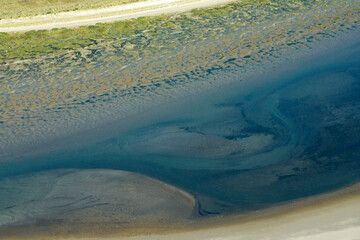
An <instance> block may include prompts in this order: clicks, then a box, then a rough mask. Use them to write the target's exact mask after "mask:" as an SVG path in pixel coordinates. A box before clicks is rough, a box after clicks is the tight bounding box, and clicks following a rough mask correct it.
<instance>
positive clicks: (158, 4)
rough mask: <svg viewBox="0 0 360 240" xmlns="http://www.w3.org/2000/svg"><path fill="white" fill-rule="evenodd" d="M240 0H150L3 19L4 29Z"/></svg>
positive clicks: (94, 20)
mask: <svg viewBox="0 0 360 240" xmlns="http://www.w3.org/2000/svg"><path fill="white" fill-rule="evenodd" d="M233 1H236V0H149V1H145V2H137V3H132V4H126V5H121V6H115V7H110V8H104V9H94V10H83V11H73V12H63V13H58V14H49V15H39V16H34V17H26V18H18V19H2V20H0V32H26V31H31V30H46V29H53V28H63V27H79V26H85V25H94V24H96V23H106V22H114V21H119V20H126V19H132V18H138V17H143V16H155V15H161V14H167V13H176V12H185V11H189V10H191V9H195V8H202V7H211V6H216V5H222V4H226V3H229V2H233Z"/></svg>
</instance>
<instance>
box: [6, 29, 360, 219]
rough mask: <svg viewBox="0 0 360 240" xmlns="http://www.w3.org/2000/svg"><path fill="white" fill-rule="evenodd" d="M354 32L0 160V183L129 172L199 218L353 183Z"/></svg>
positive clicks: (359, 100) (358, 68) (359, 143)
mask: <svg viewBox="0 0 360 240" xmlns="http://www.w3.org/2000/svg"><path fill="white" fill-rule="evenodd" d="M358 35H359V34H358V32H356V31H355V32H353V34H352V37H351V38H350V39H347V40H346V41H344V42H342V43H338V44H337V45H335V46H334V47H333V48H332V49H325V50H324V51H320V52H318V53H317V54H314V55H310V56H306V57H302V58H299V59H298V60H294V61H289V63H288V64H285V63H284V64H283V65H282V66H279V67H277V68H276V69H274V70H269V69H268V70H266V71H263V72H262V73H259V74H253V75H251V76H250V75H249V77H248V78H246V79H244V76H243V75H241V74H240V70H241V68H239V72H237V71H236V70H235V71H232V72H231V75H226V74H225V73H226V69H224V70H223V73H224V78H225V75H226V76H227V77H229V76H231V78H232V79H231V80H226V81H224V84H222V85H221V84H219V85H218V86H214V87H207V88H205V90H204V91H197V92H196V93H194V94H188V95H185V96H183V97H181V98H179V99H176V98H168V99H166V98H165V101H163V102H160V103H159V104H158V105H156V107H154V106H153V107H151V108H143V109H140V110H139V111H138V112H136V113H133V114H130V115H129V116H127V117H125V118H122V119H120V120H116V121H113V122H109V123H106V124H104V125H99V126H97V127H96V128H93V129H90V130H87V131H84V132H81V133H76V134H74V135H70V136H68V137H64V138H62V139H58V140H54V141H50V142H49V143H47V144H43V145H41V146H39V147H38V148H34V149H33V150H32V151H27V152H24V153H21V154H19V155H18V156H14V157H13V158H12V159H10V160H8V161H6V162H2V163H1V165H0V177H1V178H5V177H9V176H16V175H19V174H26V173H35V172H38V171H44V170H49V169H63V168H78V169H89V168H101V169H103V168H105V169H121V170H127V171H133V172H138V173H142V174H144V175H147V176H151V177H154V178H156V179H160V180H162V181H164V182H167V183H171V184H173V185H175V186H178V187H180V188H182V189H184V190H186V191H188V192H190V193H191V194H193V195H194V196H195V197H196V199H197V200H198V202H199V206H200V207H199V210H198V214H199V215H214V214H226V213H234V212H244V211H250V210H255V209H260V208H265V207H270V206H273V205H275V204H279V203H283V202H286V201H289V200H295V199H298V198H302V197H307V196H312V195H315V194H319V193H323V192H326V191H330V190H335V189H338V188H340V187H343V186H346V185H349V184H352V183H355V182H357V181H358V180H359V178H360V161H359V159H360V42H359V41H358V39H359V38H357V36H358ZM222 76H223V75H222V74H221V72H220V73H219V74H217V75H216V77H218V78H221V77H222ZM200 90H201V88H200ZM2 197H3V196H2Z"/></svg>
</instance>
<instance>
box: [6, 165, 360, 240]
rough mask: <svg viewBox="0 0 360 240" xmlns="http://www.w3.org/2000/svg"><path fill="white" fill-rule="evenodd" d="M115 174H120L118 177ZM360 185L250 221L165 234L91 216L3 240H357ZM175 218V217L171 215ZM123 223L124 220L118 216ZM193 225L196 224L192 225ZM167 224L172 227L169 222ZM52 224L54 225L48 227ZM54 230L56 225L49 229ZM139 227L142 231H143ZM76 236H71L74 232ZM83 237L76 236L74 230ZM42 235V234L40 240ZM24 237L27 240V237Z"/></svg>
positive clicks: (202, 223) (202, 224)
mask: <svg viewBox="0 0 360 240" xmlns="http://www.w3.org/2000/svg"><path fill="white" fill-rule="evenodd" d="M113 172H115V171H113ZM359 212H360V183H358V184H355V185H353V186H350V187H346V188H344V189H341V190H338V191H335V192H332V193H327V194H322V195H319V196H315V197H310V198H306V199H302V200H298V201H294V202H289V203H287V204H284V205H281V206H275V207H273V208H269V209H266V210H260V211H257V212H254V213H251V214H247V215H238V216H228V217H221V218H208V219H200V220H199V219H198V221H194V222H193V221H192V220H189V219H188V220H187V222H182V223H181V221H180V222H178V223H180V224H177V225H176V227H175V226H173V227H171V228H164V227H163V226H161V224H158V223H152V224H151V225H148V226H146V225H142V226H140V225H141V224H138V227H136V226H135V225H134V226H131V227H122V228H117V229H116V230H117V231H118V232H114V228H113V227H114V226H113V224H111V225H110V226H111V227H109V226H107V224H104V223H102V224H96V225H86V224H84V221H85V222H87V223H89V222H93V223H94V224H95V223H96V220H97V219H99V218H98V216H96V215H94V216H93V218H91V219H89V218H88V217H90V216H89V214H91V212H90V213H87V216H83V217H84V218H82V221H81V220H80V219H78V220H77V221H73V222H72V225H71V226H70V225H69V224H68V225H66V224H63V223H61V224H59V225H58V226H57V227H56V228H55V229H56V230H55V231H54V230H53V231H52V232H50V231H49V229H47V227H48V225H44V226H42V227H40V228H39V225H28V226H26V227H25V228H24V227H14V228H12V230H13V231H16V232H17V234H16V235H12V236H11V237H6V236H4V235H3V236H2V238H1V239H9V240H10V239H11V240H18V239H24V237H25V236H26V239H67V240H75V239H83V240H85V239H95V240H103V239H104V240H105V239H108V240H115V239H129V240H130V239H132V240H143V239H159V240H160V239H175V240H177V239H179V240H180V239H217V240H222V239H224V240H225V239H226V240H234V239H246V240H252V239H254V240H255V239H256V240H261V239H267V240H272V239H274V240H275V239H276V240H282V239H284V240H285V239H291V240H322V239H326V240H338V239H342V240H347V239H349V240H350V239H351V240H356V239H359V236H360V214H359ZM169 216H170V214H169ZM118 217H119V216H118ZM193 220H194V219H193ZM167 223H168V222H167ZM48 224H49V223H48ZM50 224H51V223H50ZM139 226H140V227H139ZM71 228H72V229H73V230H70V229H71ZM75 228H76V229H77V230H78V231H77V232H76V233H75V231H74V229H75ZM39 230H40V231H43V232H42V234H39ZM29 233H32V234H29ZM23 234H24V235H23Z"/></svg>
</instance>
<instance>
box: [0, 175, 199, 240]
mask: <svg viewBox="0 0 360 240" xmlns="http://www.w3.org/2000/svg"><path fill="white" fill-rule="evenodd" d="M0 196H3V197H1V198H0V239H7V238H13V237H19V238H25V237H26V238H27V237H30V236H34V237H35V238H36V239H39V238H41V237H43V236H49V235H51V236H62V235H64V234H65V235H68V234H86V233H89V234H88V235H92V234H99V233H100V235H101V232H102V233H108V232H112V231H115V232H122V233H124V232H126V231H128V230H127V229H132V228H139V227H140V228H157V226H164V227H169V226H172V227H174V226H177V225H179V224H183V223H184V222H187V221H189V220H191V219H192V218H193V216H194V207H195V200H194V199H193V197H192V196H191V195H190V194H188V193H186V192H184V191H182V190H180V189H177V188H175V187H173V186H170V185H168V184H165V183H162V182H160V181H158V180H155V179H152V178H149V177H145V176H142V175H139V174H136V173H130V172H124V171H118V170H102V169H94V170H74V169H69V170H54V171H45V172H40V173H35V174H31V175H23V176H18V177H14V178H8V179H5V180H2V181H1V182H0Z"/></svg>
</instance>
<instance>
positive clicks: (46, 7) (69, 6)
mask: <svg viewBox="0 0 360 240" xmlns="http://www.w3.org/2000/svg"><path fill="white" fill-rule="evenodd" d="M140 1H146V0H1V4H0V19H6V18H18V17H28V16H35V15H43V14H54V13H58V12H67V11H75V10H84V9H91V8H104V7H111V6H116V5H121V4H126V3H132V2H140Z"/></svg>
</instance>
